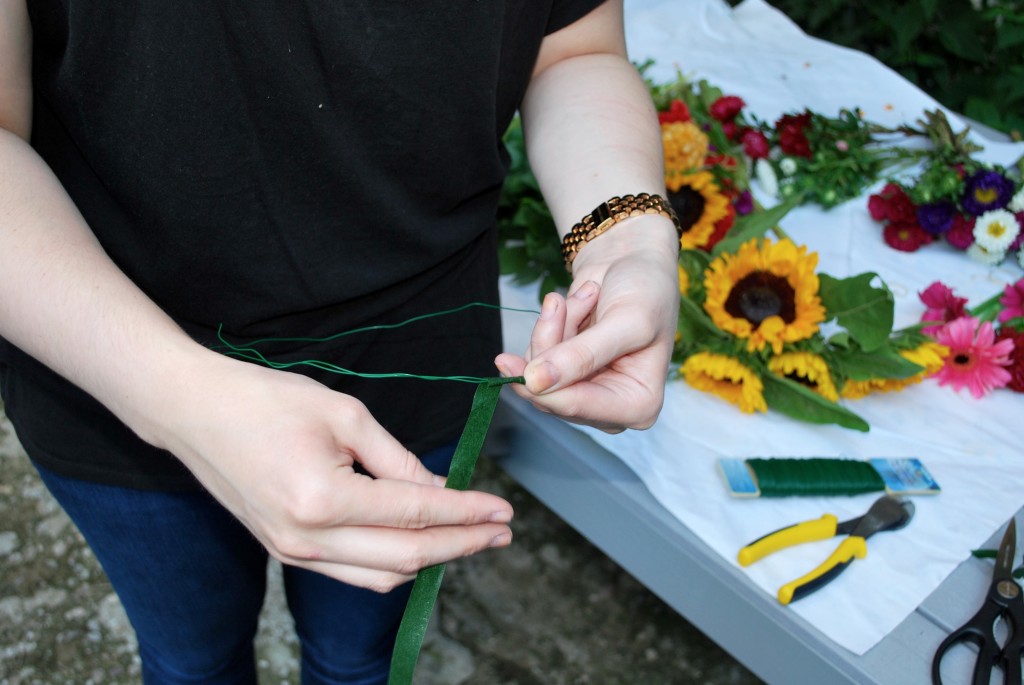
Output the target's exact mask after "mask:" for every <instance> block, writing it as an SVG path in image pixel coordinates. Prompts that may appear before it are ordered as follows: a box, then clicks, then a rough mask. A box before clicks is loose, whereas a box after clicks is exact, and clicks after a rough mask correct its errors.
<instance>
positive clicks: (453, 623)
mask: <svg viewBox="0 0 1024 685" xmlns="http://www.w3.org/2000/svg"><path fill="white" fill-rule="evenodd" d="M474 487H476V488H478V489H482V490H488V491H490V492H495V493H497V494H500V495H502V496H504V497H506V498H507V499H509V500H510V501H511V502H512V504H513V505H514V507H515V509H516V512H517V516H516V520H515V522H514V523H513V529H514V532H515V535H516V540H515V542H514V543H513V545H512V547H511V548H509V549H505V550H498V551H491V552H488V553H484V554H482V555H479V556H476V557H473V558H470V559H463V560H459V561H456V562H453V563H451V564H449V565H448V571H447V574H446V576H445V581H444V584H443V586H442V589H441V595H440V598H439V600H438V604H437V607H436V609H435V613H434V618H433V620H432V623H431V626H430V629H429V630H428V633H427V638H426V642H425V644H424V648H423V652H422V655H421V658H420V663H419V666H418V669H417V683H418V684H419V683H422V685H464V684H467V685H475V684H486V685H562V684H565V685H569V684H573V685H576V684H594V685H615V684H618V683H622V684H623V685H660V684H665V685H669V684H679V685H689V684H691V683H692V684H701V685H726V684H729V685H754V684H756V683H759V682H760V681H759V680H758V679H757V678H756V677H754V676H753V675H752V674H751V673H750V672H749V671H747V670H746V669H744V668H743V667H742V666H741V665H740V664H738V663H737V662H736V661H735V660H733V659H732V658H731V657H730V656H729V655H728V654H726V653H725V652H723V651H722V650H721V649H719V648H718V647H717V645H715V644H714V643H712V642H711V641H709V640H708V639H707V638H706V637H704V635H703V634H702V633H700V632H699V631H698V630H697V629H696V628H694V627H693V626H691V625H690V624H689V623H687V622H686V621H685V620H683V619H682V618H681V617H680V616H679V615H678V614H676V613H675V612H674V611H672V610H671V609H670V608H669V607H667V606H666V605H665V604H664V603H662V602H661V600H659V599H658V598H657V597H655V596H654V595H652V594H651V593H650V592H648V591H647V590H646V589H645V588H644V587H643V586H642V585H640V584H639V583H638V582H636V581H635V580H634V579H633V578H632V577H631V576H630V575H629V574H627V573H626V572H625V571H623V570H622V569H620V568H619V567H618V566H617V565H616V564H615V563H614V562H612V561H611V560H609V559H608V558H607V557H605V556H604V555H603V554H602V553H601V552H600V551H598V550H597V549H595V548H594V547H593V546H591V545H590V544H589V543H588V542H587V541H586V540H585V539H583V538H582V537H580V536H579V535H578V534H577V533H576V532H575V531H574V530H573V529H571V528H570V527H569V526H567V525H566V524H565V523H563V522H562V521H561V520H560V519H559V518H558V517H556V516H555V515H553V514H552V513H551V512H550V511H548V510H547V509H546V508H545V507H544V506H543V505H542V504H540V503H538V502H537V501H536V500H535V499H534V498H533V497H532V496H530V495H529V494H528V493H527V492H526V491H524V490H523V489H522V488H520V487H518V486H517V485H516V484H515V482H513V481H512V480H511V479H510V478H508V477H507V476H506V475H505V474H504V473H503V472H502V471H501V470H500V469H499V468H498V467H496V466H495V465H493V464H492V463H491V462H490V461H488V460H487V459H486V458H485V459H481V460H480V464H479V466H478V470H477V475H476V476H475V478H474ZM268 572H269V574H270V579H271V583H270V587H271V589H270V591H269V593H268V596H267V602H266V606H265V609H264V613H263V617H262V621H261V627H260V633H259V636H258V642H257V650H258V658H259V665H260V683H261V685H294V684H297V683H298V667H297V663H296V654H297V643H296V640H295V635H294V632H293V630H292V626H291V622H290V619H289V617H288V614H287V611H286V609H285V605H284V599H283V594H282V593H281V590H280V582H279V575H280V573H279V567H277V566H276V565H274V564H271V566H270V568H269V571H268ZM139 682H140V678H139V663H138V658H137V656H136V651H135V641H134V636H133V633H132V630H131V627H130V626H129V624H128V621H127V618H126V617H125V615H124V611H123V610H122V608H121V605H120V603H119V602H118V600H117V597H116V596H115V595H114V594H113V592H112V590H111V588H110V585H109V584H108V583H107V581H106V578H105V576H104V575H103V572H102V570H101V569H100V568H99V567H98V565H97V564H96V561H95V559H94V558H93V556H92V554H91V553H90V551H89V549H88V548H87V547H86V546H85V544H84V542H83V541H82V539H81V537H80V535H79V534H78V532H77V530H76V529H75V527H74V526H73V525H72V524H71V522H70V521H69V520H68V519H67V517H66V516H65V515H64V514H63V512H62V511H61V510H60V509H59V507H58V506H57V505H56V503H55V502H54V501H53V499H52V498H51V497H50V496H49V494H48V493H47V491H46V489H45V488H44V487H43V485H42V483H41V482H40V481H39V479H38V477H37V476H36V474H35V471H34V470H33V469H32V467H31V465H30V464H29V462H28V459H27V458H26V457H25V455H24V453H23V452H22V450H21V447H20V446H19V444H18V443H17V440H16V439H15V437H14V435H13V431H12V430H11V428H10V424H8V423H7V421H6V419H5V418H4V417H3V416H2V406H0V685H29V684H33V685H35V684H40V685H44V684H45V685H64V684H68V685H92V684H95V685H128V684H137V683H139Z"/></svg>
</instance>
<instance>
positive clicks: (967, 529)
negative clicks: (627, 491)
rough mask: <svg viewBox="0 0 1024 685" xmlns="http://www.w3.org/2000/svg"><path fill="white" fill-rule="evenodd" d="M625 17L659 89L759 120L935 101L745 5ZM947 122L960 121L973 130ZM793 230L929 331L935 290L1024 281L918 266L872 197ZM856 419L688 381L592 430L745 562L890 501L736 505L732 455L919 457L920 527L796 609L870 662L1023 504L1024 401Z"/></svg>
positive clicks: (900, 409)
mask: <svg viewBox="0 0 1024 685" xmlns="http://www.w3.org/2000/svg"><path fill="white" fill-rule="evenodd" d="M626 10H627V38H628V45H629V49H630V53H631V57H632V58H633V59H634V60H635V61H640V60H643V59H645V58H648V57H650V58H653V59H654V60H656V65H655V66H654V67H653V68H652V69H651V70H650V71H649V72H648V75H649V76H651V77H652V78H654V79H655V80H656V81H659V82H661V81H668V80H670V79H672V78H673V77H674V74H675V70H676V68H679V69H681V70H682V71H683V73H685V74H691V75H692V76H694V77H697V78H706V79H708V80H709V81H710V82H712V83H714V84H716V85H718V86H720V87H721V88H723V90H725V92H726V93H728V94H735V95H739V96H741V97H742V98H743V99H744V100H745V101H746V102H747V104H748V106H749V108H750V110H751V111H752V112H754V113H755V114H757V115H758V116H759V117H761V118H763V119H767V120H774V118H775V117H777V116H779V115H781V114H783V113H786V112H793V111H797V110H800V109H802V108H803V107H809V108H811V109H813V110H816V111H819V112H822V113H825V114H835V113H836V112H837V111H838V109H839V108H840V107H844V106H845V107H851V106H857V107H860V108H861V109H862V110H863V112H864V115H865V117H866V118H868V119H871V120H874V121H877V122H880V123H886V124H899V123H902V122H907V121H914V120H915V119H917V118H918V117H919V116H921V114H922V112H923V111H924V110H925V109H933V108H935V107H937V106H938V105H937V103H936V102H935V101H934V100H933V99H931V98H930V97H929V96H927V95H926V94H924V93H922V92H921V91H920V90H918V89H917V88H915V87H914V86H912V85H910V84H909V83H907V82H906V81H905V80H904V79H902V78H901V77H899V76H898V75H896V74H895V73H894V72H892V71H890V70H889V69H887V68H886V67H884V66H883V65H881V64H880V63H879V62H877V61H876V60H874V59H873V58H870V57H868V56H866V55H864V54H861V53H858V52H855V51H851V50H847V49H844V48H840V47H837V46H835V45H832V44H829V43H825V42H823V41H819V40H816V39H813V38H810V37H808V36H806V35H805V34H803V33H802V32H801V31H800V30H799V29H798V28H797V27H796V25H795V24H793V23H792V22H791V21H790V20H789V19H788V18H786V17H785V16H784V15H783V14H781V13H779V12H777V11H776V10H774V9H773V8H771V7H770V6H768V5H767V4H765V3H763V2H761V1H760V0H747V1H746V2H745V3H744V4H743V5H741V6H740V7H738V8H737V9H735V10H731V9H729V8H728V6H726V5H725V4H724V3H723V2H720V0H662V1H661V2H651V1H643V0H632V1H629V0H627V3H626ZM951 119H952V120H953V122H954V124H955V125H956V124H957V123H958V122H959V121H960V120H959V119H957V118H956V117H955V116H952V115H951ZM981 142H983V144H984V145H985V147H986V151H985V153H983V155H981V156H982V158H984V159H987V160H989V161H993V162H1000V163H1009V162H1011V161H1013V160H1015V159H1016V158H1017V157H1019V156H1020V155H1021V154H1022V153H1024V146H1021V145H1010V144H998V143H994V142H991V141H984V140H983V141H981ZM761 199H762V200H764V201H766V202H767V203H768V204H771V203H772V200H770V199H769V198H764V197H762V198H761ZM782 225H783V227H784V228H785V229H786V231H787V232H788V233H789V234H790V235H791V236H792V237H793V239H794V240H796V241H797V242H799V243H804V244H806V245H808V246H810V247H811V249H813V250H815V251H817V252H818V253H819V255H820V262H819V263H820V270H821V271H824V272H827V273H829V274H831V275H834V276H845V275H850V274H855V273H861V272H863V271H875V272H877V273H879V274H880V275H881V276H882V278H883V279H884V280H885V281H886V283H887V284H888V285H889V286H890V288H891V289H892V290H893V291H894V294H895V296H896V300H897V305H896V316H897V325H908V324H911V323H914V322H916V321H917V320H918V319H919V317H920V314H921V312H922V311H923V309H922V305H921V304H920V303H919V300H918V298H917V293H918V291H920V290H922V289H924V288H925V287H926V286H927V285H928V284H929V283H931V282H932V281H934V280H937V279H942V280H944V281H945V282H947V283H949V284H951V285H954V286H955V287H956V290H957V291H958V293H959V294H962V295H964V296H967V297H970V298H971V301H972V303H977V302H980V301H981V300H983V299H985V298H987V297H989V296H990V295H992V294H994V293H995V292H997V291H998V290H1000V289H1001V288H1002V287H1003V286H1004V285H1005V284H1007V283H1010V282H1013V281H1015V280H1017V279H1018V278H1020V277H1021V276H1022V275H1024V272H1022V271H1021V269H1020V268H1019V267H1018V266H1017V265H1016V264H1015V263H1014V264H1010V263H1007V264H1005V265H1004V266H1002V267H998V268H992V267H985V266H982V265H980V264H978V263H975V262H971V261H969V260H968V258H967V257H966V256H965V255H964V254H962V253H959V252H955V251H953V250H952V249H950V248H947V247H946V246H945V245H942V246H939V245H932V246H929V247H926V248H924V249H923V250H922V251H920V252H917V253H915V254H905V253H902V252H897V251H894V250H891V249H889V248H888V247H886V246H885V245H884V244H883V243H882V240H881V228H880V226H879V225H877V224H876V223H874V222H873V221H872V220H871V219H870V217H869V216H868V214H867V210H866V202H865V201H863V200H860V201H853V202H850V203H847V204H846V205H843V206H840V207H838V208H835V209H833V210H831V211H829V212H827V213H826V212H822V211H819V210H817V209H815V208H801V209H799V210H796V211H794V212H793V213H792V214H791V215H790V216H789V217H787V218H786V219H785V221H784V222H783V224H782ZM536 297H537V296H536V291H535V290H534V289H532V288H516V287H514V286H512V285H510V284H509V283H504V284H503V289H502V299H503V302H504V304H506V305H509V306H526V307H529V306H534V307H535V306H536V304H537V299H536ZM528 319H529V317H524V316H523V315H521V314H511V315H506V316H505V328H506V349H509V350H515V351H521V350H522V349H525V345H526V341H527V340H528V338H529V325H530V324H529V321H528ZM850 407H851V408H852V409H853V410H854V411H856V412H857V413H859V414H860V415H861V416H863V417H864V418H865V419H866V420H867V421H868V422H869V423H870V424H871V431H870V432H869V433H866V434H864V433H858V432H855V431H850V430H845V429H842V428H838V427H832V426H824V427H823V426H811V425H806V424H802V423H799V422H797V421H794V420H792V419H789V418H786V417H784V416H781V415H778V414H773V413H769V414H767V415H756V416H747V415H744V414H741V413H740V412H739V411H738V410H737V409H735V408H734V407H733V406H732V405H729V404H726V403H725V402H724V401H722V400H719V399H717V398H715V397H713V396H711V395H707V394H704V393H700V392H698V391H696V390H694V389H692V388H690V387H688V386H687V385H686V384H685V383H683V382H681V381H679V382H673V383H670V384H669V386H668V388H667V399H666V405H665V409H664V412H663V414H662V416H661V418H660V419H659V422H658V423H657V425H656V426H655V427H654V428H653V429H651V430H649V431H643V432H636V431H632V432H627V433H624V434H621V435H618V436H608V435H605V434H603V433H600V432H598V431H593V430H587V429H581V430H584V431H585V432H586V433H587V434H588V435H590V436H592V438H593V439H594V440H595V441H596V442H598V443H599V444H600V445H602V446H603V447H604V448H606V449H608V450H609V451H611V452H613V453H614V454H616V455H617V456H618V457H620V458H621V459H622V460H623V461H624V462H625V463H626V464H628V465H629V466H630V467H631V468H632V469H633V470H634V471H635V472H636V473H637V474H638V476H639V477H640V478H641V479H642V480H643V482H644V483H645V484H646V485H647V487H648V488H649V489H650V491H651V493H652V494H653V496H654V497H655V498H656V499H657V500H658V501H659V502H660V503H661V504H662V505H664V506H665V508H666V509H668V510H669V511H670V512H671V513H672V514H673V515H674V516H676V517H677V518H678V519H679V520H680V521H681V522H682V523H683V524H685V525H686V526H687V527H688V528H690V529H691V530H692V531H693V532H694V533H695V534H696V535H698V536H699V537H700V538H701V539H702V540H703V541H704V542H705V543H707V544H708V545H709V546H710V547H711V548H712V549H714V550H715V551H717V552H718V553H720V554H721V555H722V557H723V558H724V559H726V560H727V561H728V563H733V564H735V563H736V562H735V556H736V552H737V550H738V549H739V548H740V547H742V546H743V545H744V544H745V543H747V542H749V541H751V540H753V539H755V538H757V537H759V536H760V535H762V534H764V533H766V532H769V531H771V530H774V529H776V528H779V527H782V526H784V525H788V524H791V523H794V522H797V521H800V520H804V519H808V518H816V517H818V516H820V515H821V514H822V513H825V512H831V513H834V514H836V515H837V516H839V517H840V520H842V519H844V518H848V517H851V516H855V515H859V514H861V513H863V512H864V511H865V510H866V509H867V507H868V506H870V504H871V502H872V501H873V500H874V499H875V497H876V496H877V495H863V496H858V497H850V498H791V499H774V500H772V499H759V500H738V499H733V498H731V497H730V496H729V495H728V494H727V492H726V490H725V488H724V487H723V485H722V482H721V480H720V477H719V476H718V474H717V472H716V469H715V462H716V460H717V459H718V458H719V457H740V458H747V457H755V456H765V457H784V456H792V457H802V456H845V457H849V458H855V459H867V458H869V457H875V456H916V457H919V458H921V459H922V460H923V462H924V463H925V465H926V466H927V468H928V469H929V470H930V471H931V473H932V475H933V476H934V477H935V478H936V480H937V481H938V482H939V484H940V485H941V487H942V493H941V494H940V495H938V496H934V497H917V498H915V504H916V506H917V514H916V516H915V518H914V520H913V521H912V523H911V524H910V526H908V527H907V528H906V529H904V530H902V531H899V532H894V533H885V534H879V535H877V536H875V537H873V538H871V539H870V540H869V541H868V556H867V558H866V559H863V560H858V561H856V562H855V563H854V564H853V565H852V567H851V568H850V569H848V570H847V571H846V573H845V574H844V575H843V576H842V577H841V578H840V579H839V580H837V581H836V582H835V583H832V584H831V585H830V586H829V587H827V588H826V589H824V590H822V591H819V592H818V593H816V594H813V595H811V596H809V597H808V598H806V599H803V600H801V601H799V602H796V603H794V604H793V605H791V606H790V608H789V609H787V610H791V611H795V612H798V613H799V614H800V615H802V616H803V617H804V618H806V619H807V620H808V621H809V622H810V623H811V624H812V625H814V626H816V627H817V628H819V629H820V630H821V631H822V632H823V633H824V634H825V635H827V636H829V637H830V638H831V639H832V640H834V641H835V642H836V643H838V644H840V645H842V646H843V647H845V648H847V649H849V650H851V651H852V652H854V653H856V654H862V653H864V652H866V651H867V650H868V649H870V648H871V647H872V646H873V645H874V644H876V643H877V642H878V641H879V640H881V639H882V638H883V637H884V636H885V635H887V634H888V633H889V632H890V631H891V630H892V629H893V628H894V627H895V626H896V625H898V624H899V623H900V622H901V621H902V620H903V619H904V618H905V617H906V616H907V615H908V614H909V613H911V612H912V611H913V610H914V609H915V608H916V607H917V606H918V605H919V604H920V603H921V601H922V600H923V599H924V598H925V597H927V596H928V594H930V593H931V592H932V591H933V590H934V589H935V588H936V587H937V586H938V585H939V584H940V583H941V582H942V581H943V580H944V579H945V578H946V577H947V576H948V575H949V573H950V572H952V570H953V569H954V568H955V567H956V566H957V565H958V564H959V563H960V562H961V561H963V560H964V559H965V558H967V557H968V555H969V554H970V551H971V550H972V549H975V548H977V547H979V546H980V545H982V544H983V543H984V542H985V541H986V539H987V538H988V537H989V536H990V535H992V533H993V532H994V531H995V530H996V529H998V528H999V527H1000V526H1002V525H1003V524H1004V523H1005V522H1006V521H1007V519H1008V518H1009V517H1010V516H1012V515H1013V513H1014V512H1015V511H1016V510H1017V509H1018V508H1020V507H1021V505H1022V504H1024V494H1022V493H1024V454H1021V449H1020V444H1021V437H1020V436H1021V428H1020V421H1021V419H1022V418H1024V398H1022V396H1021V395H1019V394H1016V393H1012V392H1010V391H1008V390H1000V391H996V392H995V393H994V394H992V395H990V396H989V397H987V398H985V399H983V400H981V401H977V400H974V399H972V398H971V397H970V396H969V395H967V394H957V393H955V392H953V391H952V390H950V389H949V388H940V387H939V386H938V384H937V383H936V382H935V381H931V380H929V381H926V382H925V383H924V384H922V385H919V386H915V387H913V388H910V389H909V390H907V391H904V392H902V393H896V394H888V395H879V396H874V397H870V398H867V399H863V400H859V401H856V402H853V403H851V404H850ZM835 545H836V542H835V541H825V542H820V543H812V544H808V545H802V546H800V547H797V548H792V549H789V550H786V551H784V552H780V553H778V554H776V555H773V556H771V557H768V558H766V559H764V560H762V561H760V562H758V563H757V564H755V565H753V566H751V567H749V568H748V569H747V570H746V571H745V572H746V573H749V576H750V578H751V579H752V580H753V581H754V582H755V583H756V584H757V585H758V586H760V587H762V588H763V589H764V590H765V592H766V593H769V594H770V595H771V596H774V595H775V592H776V590H777V588H778V586H779V585H781V584H783V583H785V582H788V581H790V580H793V579H794V578H796V577H798V576H800V575H803V573H805V572H807V571H809V570H810V569H812V568H814V567H815V566H817V565H818V564H819V563H820V562H821V561H823V560H824V558H825V557H826V556H827V555H828V554H829V553H830V552H831V551H832V549H833V548H834V547H835ZM680 582H683V583H685V582H686V579H685V578H683V579H681V580H680Z"/></svg>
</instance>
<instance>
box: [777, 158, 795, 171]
mask: <svg viewBox="0 0 1024 685" xmlns="http://www.w3.org/2000/svg"><path fill="white" fill-rule="evenodd" d="M779 171H781V172H782V173H784V174H785V175H786V176H792V175H793V174H795V173H796V160H795V159H793V158H792V157H783V158H782V159H781V160H779Z"/></svg>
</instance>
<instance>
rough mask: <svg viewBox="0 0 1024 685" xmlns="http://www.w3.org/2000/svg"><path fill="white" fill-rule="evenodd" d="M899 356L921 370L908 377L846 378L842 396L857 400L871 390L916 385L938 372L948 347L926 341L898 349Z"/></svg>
mask: <svg viewBox="0 0 1024 685" xmlns="http://www.w3.org/2000/svg"><path fill="white" fill-rule="evenodd" d="M899 354H900V356H901V357H903V358H904V359H906V360H907V361H908V362H911V363H912V364H917V365H918V366H920V367H921V370H920V371H918V372H917V373H915V374H914V375H913V376H910V377H909V378H869V379H868V380H865V381H855V380H848V381H846V384H845V385H843V391H842V393H841V394H842V396H843V397H845V398H846V399H850V400H859V399H860V398H862V397H865V396H867V395H870V394H871V393H873V392H896V391H898V390H903V389H904V388H906V387H907V386H910V385H916V384H918V383H920V382H921V381H923V380H924V379H925V378H927V377H928V376H931V375H934V374H935V373H938V372H939V371H940V370H941V369H942V367H943V366H944V365H945V363H946V357H947V356H949V348H948V347H946V346H945V345H940V344H939V343H937V342H932V341H930V340H929V341H927V342H925V343H923V344H921V345H919V346H918V347H915V348H913V349H909V350H900V352H899Z"/></svg>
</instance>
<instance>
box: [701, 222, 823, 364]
mask: <svg viewBox="0 0 1024 685" xmlns="http://www.w3.org/2000/svg"><path fill="white" fill-rule="evenodd" d="M817 264H818V255H817V254H816V253H814V252H811V253H810V254H808V253H807V248H806V247H804V246H800V247H797V246H796V245H794V244H793V242H792V241H790V240H781V241H779V242H778V243H775V244H773V243H771V242H770V241H768V240H765V241H763V242H762V244H761V245H760V246H759V245H758V242H757V240H751V241H748V242H746V243H744V244H743V245H742V246H740V249H739V250H737V252H736V254H723V255H721V256H720V257H718V258H717V259H715V261H713V262H712V263H711V265H710V266H709V267H708V269H707V271H705V272H704V287H705V289H706V290H707V299H706V300H705V302H704V309H705V311H707V313H708V315H709V316H710V317H711V320H712V321H714V323H715V325H716V326H718V327H719V328H720V329H722V330H723V331H725V332H727V333H732V334H733V335H735V336H737V337H739V338H746V339H747V349H748V350H749V351H752V352H753V351H760V350H761V349H763V348H764V347H765V345H771V348H772V351H773V352H774V353H775V354H781V353H782V346H783V345H784V344H785V343H788V342H796V341H797V340H803V339H805V338H809V337H810V336H812V335H814V334H815V333H817V332H818V324H819V323H821V322H822V321H824V320H825V308H824V307H823V306H822V304H821V298H820V297H818V275H817V274H816V273H814V268H815V267H816V266H817Z"/></svg>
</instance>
